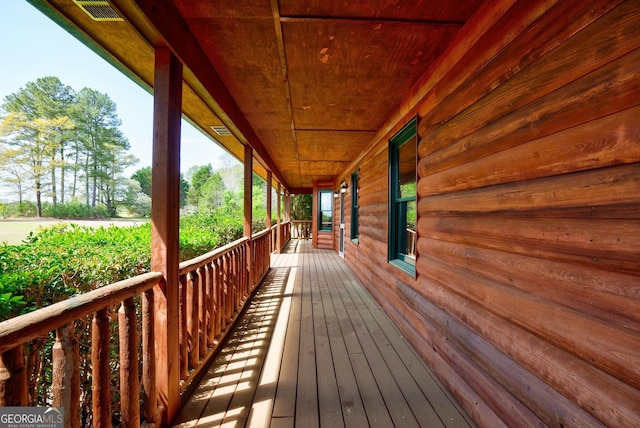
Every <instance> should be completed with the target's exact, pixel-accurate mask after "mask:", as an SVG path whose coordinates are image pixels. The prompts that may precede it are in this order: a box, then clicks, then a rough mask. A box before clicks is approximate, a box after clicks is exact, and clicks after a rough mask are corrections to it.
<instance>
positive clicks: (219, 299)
mask: <svg viewBox="0 0 640 428" xmlns="http://www.w3.org/2000/svg"><path fill="white" fill-rule="evenodd" d="M213 267H214V279H215V281H214V287H215V296H216V304H215V337H218V335H220V333H221V332H222V329H223V328H224V325H223V316H222V308H223V307H224V281H223V277H222V260H221V259H220V257H218V258H217V259H215V260H214V264H213Z"/></svg>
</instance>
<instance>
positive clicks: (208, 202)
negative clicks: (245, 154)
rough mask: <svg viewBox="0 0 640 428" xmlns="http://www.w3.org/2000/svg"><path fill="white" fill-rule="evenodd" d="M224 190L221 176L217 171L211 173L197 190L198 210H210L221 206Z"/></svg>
mask: <svg viewBox="0 0 640 428" xmlns="http://www.w3.org/2000/svg"><path fill="white" fill-rule="evenodd" d="M194 177H195V175H194ZM224 191H225V187H224V183H223V182H222V176H220V174H218V173H214V174H211V175H210V176H209V178H208V179H207V181H206V182H205V183H204V184H202V185H201V186H200V189H199V191H198V193H199V197H198V210H200V211H202V212H212V211H214V210H216V209H217V208H219V207H220V206H222V202H223V201H224V199H223V197H222V196H223V194H224Z"/></svg>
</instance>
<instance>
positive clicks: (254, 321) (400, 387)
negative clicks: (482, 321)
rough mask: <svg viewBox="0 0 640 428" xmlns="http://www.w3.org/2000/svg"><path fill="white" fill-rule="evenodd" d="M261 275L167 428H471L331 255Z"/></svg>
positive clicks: (284, 260) (305, 251)
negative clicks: (261, 279)
mask: <svg viewBox="0 0 640 428" xmlns="http://www.w3.org/2000/svg"><path fill="white" fill-rule="evenodd" d="M271 266H272V268H271V270H270V272H269V274H268V275H267V277H266V278H265V281H264V282H263V284H262V285H261V286H260V288H259V289H258V291H257V292H256V294H255V295H254V297H253V299H252V301H251V303H250V306H249V308H248V309H247V311H246V312H245V314H244V315H243V317H242V318H241V319H240V320H239V321H238V323H237V324H236V326H235V327H234V331H233V333H232V334H231V335H230V338H229V339H228V341H227V343H226V344H225V346H224V348H223V349H222V350H221V351H220V353H219V354H218V355H217V357H216V358H215V359H214V361H213V362H212V364H211V366H210V367H209V369H208V370H207V373H206V374H205V376H204V377H203V379H202V381H201V383H200V384H199V385H198V386H197V387H196V388H195V390H194V392H193V394H192V396H191V397H190V398H189V399H188V401H187V403H186V405H185V406H184V407H183V409H182V410H181V412H180V414H179V415H178V417H177V418H176V421H175V422H174V426H179V427H207V428H209V427H223V426H224V427H244V426H248V427H272V428H279V427H305V428H306V427H332V428H333V427H354V428H358V427H367V426H369V427H383V428H387V427H393V426H396V427H403V428H404V427H469V426H470V425H471V422H469V421H470V419H469V418H468V416H466V415H465V414H463V413H461V411H460V410H459V409H458V407H457V406H456V405H455V404H454V403H453V402H452V400H451V399H450V397H449V395H448V394H447V393H446V392H445V391H444V390H443V389H442V387H441V386H440V384H439V383H438V382H437V381H436V380H435V378H434V376H433V374H432V373H431V371H430V370H429V369H428V367H427V366H426V365H425V364H424V363H423V362H422V361H421V360H420V359H419V358H418V356H417V354H416V353H415V351H414V350H413V349H412V348H411V346H410V345H409V344H408V343H407V342H406V340H405V339H404V338H403V337H402V335H401V334H400V332H399V331H398V330H397V329H396V327H395V326H394V325H393V324H392V322H391V320H390V319H389V317H387V316H386V315H385V314H384V313H383V312H382V310H381V309H380V307H379V306H378V305H377V303H376V302H375V301H374V300H373V299H372V298H371V296H370V295H369V294H368V293H367V291H366V290H365V289H364V288H363V287H362V285H361V284H360V283H359V281H358V280H357V279H356V277H355V275H354V274H353V272H351V270H350V269H349V268H348V267H347V265H346V264H345V263H344V262H343V260H342V259H340V258H339V256H338V255H337V254H336V253H335V252H333V251H328V250H314V249H312V248H311V243H310V242H309V241H298V240H293V241H291V243H290V244H289V245H288V246H287V250H286V251H285V252H284V253H283V254H279V255H274V257H273V259H272V264H271Z"/></svg>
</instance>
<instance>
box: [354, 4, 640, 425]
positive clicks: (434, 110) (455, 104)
mask: <svg viewBox="0 0 640 428" xmlns="http://www.w3.org/2000/svg"><path fill="white" fill-rule="evenodd" d="M494 3H495V4H494V5H492V6H489V5H486V8H485V9H482V10H481V11H480V12H479V13H480V14H484V15H482V16H479V17H476V18H474V19H473V20H472V21H470V23H469V24H468V25H467V27H465V29H464V30H463V34H464V35H465V38H464V39H463V38H460V39H458V40H457V41H456V43H454V45H453V46H452V47H451V48H450V49H449V51H448V56H446V57H445V58H443V59H441V62H440V63H439V64H437V65H436V66H435V67H434V68H433V69H432V70H431V72H430V74H429V75H425V77H424V78H423V80H422V86H419V87H417V89H416V94H420V95H419V96H416V94H413V95H410V97H411V98H409V101H408V102H407V103H405V104H404V105H403V107H402V108H401V111H405V113H406V114H407V116H406V117H409V116H410V115H411V114H412V112H413V111H417V113H418V117H419V124H418V132H419V146H418V153H419V163H418V173H419V182H418V197H419V201H418V215H419V220H418V234H419V237H418V247H417V249H418V260H417V266H416V269H417V278H416V279H413V278H411V277H410V276H408V275H406V274H405V273H403V272H402V271H400V270H398V269H396V268H395V267H393V266H391V265H389V264H388V263H387V210H388V207H387V198H388V183H387V180H388V178H387V168H388V166H387V164H388V151H387V145H388V138H389V137H390V135H392V134H393V132H394V130H397V129H399V128H400V127H401V126H402V125H403V123H404V122H406V120H408V119H405V120H404V121H403V122H400V123H397V124H395V125H393V129H392V130H391V131H389V132H388V134H387V135H385V136H384V137H381V138H380V139H379V140H377V141H376V142H375V144H374V145H373V146H372V148H371V149H370V150H369V152H367V153H365V154H363V156H362V158H361V159H360V160H359V162H358V163H357V165H352V166H351V167H350V168H351V169H355V168H359V170H360V173H359V181H360V199H359V202H360V211H359V225H360V228H359V232H360V239H359V241H358V242H357V243H355V242H351V241H350V240H347V243H346V246H347V248H346V252H345V259H346V261H347V263H348V264H349V265H350V266H351V267H352V269H353V270H354V272H355V273H356V274H357V276H358V277H359V278H360V279H361V280H362V281H363V283H364V284H365V285H366V286H367V288H368V289H369V291H370V292H371V293H372V294H373V295H374V297H375V298H376V299H377V300H378V301H380V302H381V304H382V306H383V307H384V308H385V310H386V311H387V312H388V313H389V314H390V315H391V316H392V317H393V318H394V319H395V320H396V321H397V322H398V324H399V325H400V328H401V329H402V330H403V332H404V333H405V335H406V337H407V338H408V339H409V340H410V341H411V342H412V343H413V344H414V346H415V347H416V348H417V349H418V350H419V352H420V353H421V355H422V356H423V357H424V358H425V360H426V361H427V362H428V363H429V364H430V365H431V366H432V367H434V369H435V370H436V372H437V373H438V375H439V376H440V378H441V380H442V382H443V383H444V384H445V385H447V387H448V388H449V389H450V390H451V392H452V394H453V395H454V396H455V397H456V398H457V399H458V400H459V401H460V402H461V403H462V405H463V406H464V407H465V408H466V410H467V411H468V412H469V413H470V414H471V415H472V417H473V418H474V419H475V420H476V422H478V423H479V424H480V425H482V426H500V424H504V425H506V426H543V425H549V426H557V427H560V426H604V425H606V426H635V425H637V423H638V421H639V420H640V405H639V403H640V372H639V371H638V367H640V265H639V264H638V254H640V119H639V118H640V74H639V73H638V70H640V31H639V29H640V2H638V1H637V0H629V1H604V0H594V1H592V2H589V5H588V7H586V6H584V4H583V3H584V2H582V1H579V0H561V1H543V0H532V1H519V2H516V3H515V4H514V5H513V6H511V7H508V5H507V3H509V2H506V1H500V2H494ZM480 18H484V20H483V19H480ZM489 19H491V20H493V21H494V22H495V24H494V25H493V26H492V27H490V28H489V27H488V26H487V25H486V20H489ZM474 26H475V27H474ZM430 76H433V77H430ZM412 100H413V101H412ZM412 102H413V104H412ZM351 172H352V171H351V170H348V171H345V172H344V174H343V175H344V176H345V177H348V175H347V174H350V173H351ZM349 192H351V189H349ZM348 199H349V198H348ZM347 206H350V203H348V204H347ZM349 222H350V212H348V215H347V228H349Z"/></svg>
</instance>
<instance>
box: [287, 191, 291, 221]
mask: <svg viewBox="0 0 640 428" xmlns="http://www.w3.org/2000/svg"><path fill="white" fill-rule="evenodd" d="M286 221H291V193H289V192H287V220H286Z"/></svg>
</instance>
